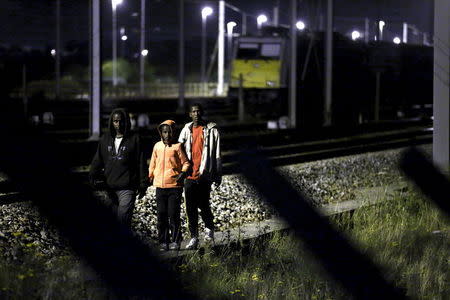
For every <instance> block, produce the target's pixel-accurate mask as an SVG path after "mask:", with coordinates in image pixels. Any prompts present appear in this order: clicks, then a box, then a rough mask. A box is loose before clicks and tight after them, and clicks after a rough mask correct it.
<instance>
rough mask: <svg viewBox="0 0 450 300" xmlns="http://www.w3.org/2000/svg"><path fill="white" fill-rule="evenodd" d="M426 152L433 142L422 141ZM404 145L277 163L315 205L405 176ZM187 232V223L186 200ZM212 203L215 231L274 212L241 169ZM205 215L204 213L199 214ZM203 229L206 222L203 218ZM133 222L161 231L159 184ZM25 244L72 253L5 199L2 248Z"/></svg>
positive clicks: (12, 252)
mask: <svg viewBox="0 0 450 300" xmlns="http://www.w3.org/2000/svg"><path fill="white" fill-rule="evenodd" d="M422 149H423V150H425V151H426V152H428V153H429V152H430V151H431V146H430V145H428V146H424V147H422ZM402 150H403V149H398V150H389V151H383V152H374V153H366V154H360V155H352V156H345V157H339V158H332V159H324V160H320V161H314V162H308V163H301V164H296V165H290V166H284V167H280V168H278V170H279V171H280V173H282V174H283V175H284V176H285V177H286V178H287V179H288V180H289V181H290V182H291V183H292V184H293V186H294V187H295V188H296V189H298V190H300V191H302V192H303V193H304V194H305V195H307V196H308V197H309V198H310V199H312V201H313V204H314V205H322V204H327V203H331V202H340V201H346V200H350V199H352V198H353V197H354V192H355V190H357V189H360V188H366V187H376V186H382V185H389V184H392V183H393V182H397V181H399V180H401V179H402V177H403V175H402V173H401V172H400V171H399V170H398V167H397V166H398V159H399V156H400V153H401V151H402ZM182 207H183V208H182V212H181V218H182V225H183V236H184V237H187V233H186V230H187V226H186V225H187V224H186V216H185V212H184V204H183V205H182ZM211 207H212V211H213V215H214V217H215V224H216V231H224V230H226V229H227V228H232V227H238V226H240V225H242V224H245V223H251V222H256V221H261V220H265V219H268V218H270V217H272V216H273V214H274V212H273V211H272V209H271V208H270V207H268V206H267V205H265V204H264V202H263V201H262V200H261V197H260V196H259V195H258V194H257V192H256V191H255V190H254V189H253V188H252V187H251V186H250V185H248V184H247V183H246V180H245V179H244V178H243V177H242V176H241V175H227V176H224V178H223V182H222V185H221V186H220V187H219V188H218V189H215V188H213V189H212V192H211ZM200 220H201V218H200ZM200 226H201V229H203V223H202V222H201V221H200ZM132 227H133V230H134V232H136V234H137V235H138V236H140V237H141V238H142V239H143V240H145V241H146V242H149V241H152V240H154V239H155V237H156V201H155V189H154V188H153V187H150V188H149V189H148V191H147V195H146V196H145V197H144V198H143V199H141V200H137V201H136V206H135V209H134V214H133V220H132ZM26 249H34V250H36V251H37V252H38V253H40V254H42V255H45V256H49V257H51V256H55V255H56V256H57V255H63V254H66V253H69V252H70V251H69V250H68V247H67V246H66V243H65V242H64V240H63V239H61V238H60V237H59V236H58V234H57V231H56V230H55V229H54V228H53V227H52V226H50V225H49V224H48V223H47V221H46V220H45V219H44V218H42V217H41V216H40V214H39V212H38V211H37V209H36V208H35V207H34V205H33V204H32V203H29V202H25V203H15V204H8V205H4V206H2V207H1V209H0V253H1V255H2V256H3V257H4V258H5V259H7V260H11V259H12V260H14V259H16V258H17V257H19V256H20V253H21V252H23V251H26Z"/></svg>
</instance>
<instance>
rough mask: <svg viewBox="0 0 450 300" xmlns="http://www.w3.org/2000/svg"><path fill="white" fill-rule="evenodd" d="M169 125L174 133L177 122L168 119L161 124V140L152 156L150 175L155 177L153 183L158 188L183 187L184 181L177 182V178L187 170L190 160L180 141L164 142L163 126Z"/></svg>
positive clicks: (159, 127)
mask: <svg viewBox="0 0 450 300" xmlns="http://www.w3.org/2000/svg"><path fill="white" fill-rule="evenodd" d="M162 125H169V128H170V130H171V131H172V133H174V127H175V122H174V121H172V120H166V121H164V122H162V123H161V124H159V126H158V132H159V135H160V136H161V141H159V142H157V143H156V144H155V146H154V147H153V152H152V158H151V159H150V165H149V170H148V177H149V178H150V179H153V185H154V186H155V187H158V188H181V187H183V183H182V182H180V183H177V181H176V178H177V176H178V175H179V174H180V173H181V172H187V170H188V169H189V166H190V164H189V161H188V159H187V157H186V154H185V152H184V149H183V146H182V144H180V143H173V144H168V145H166V144H164V142H163V141H162V135H161V126H162Z"/></svg>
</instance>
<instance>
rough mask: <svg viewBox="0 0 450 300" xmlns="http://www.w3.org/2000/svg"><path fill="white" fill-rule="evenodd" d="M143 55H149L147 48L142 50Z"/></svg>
mask: <svg viewBox="0 0 450 300" xmlns="http://www.w3.org/2000/svg"><path fill="white" fill-rule="evenodd" d="M141 55H142V56H144V57H145V56H147V55H148V50H147V49H143V50H142V51H141Z"/></svg>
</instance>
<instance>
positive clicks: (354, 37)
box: [352, 30, 361, 41]
mask: <svg viewBox="0 0 450 300" xmlns="http://www.w3.org/2000/svg"><path fill="white" fill-rule="evenodd" d="M360 37H361V33H360V32H359V31H358V30H353V31H352V40H354V41H355V40H357V39H359V38H360Z"/></svg>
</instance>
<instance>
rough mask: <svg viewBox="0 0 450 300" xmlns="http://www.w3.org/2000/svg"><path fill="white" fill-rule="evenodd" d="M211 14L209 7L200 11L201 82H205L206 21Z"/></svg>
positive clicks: (211, 10)
mask: <svg viewBox="0 0 450 300" xmlns="http://www.w3.org/2000/svg"><path fill="white" fill-rule="evenodd" d="M212 13H213V9H212V8H211V7H209V6H206V7H203V9H202V53H201V56H202V58H201V66H200V68H201V70H200V72H201V75H200V76H201V82H205V81H206V20H207V19H208V16H210V15H211V14H212Z"/></svg>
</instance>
